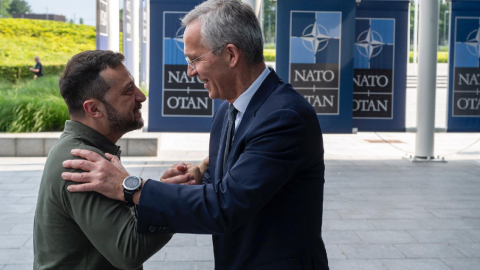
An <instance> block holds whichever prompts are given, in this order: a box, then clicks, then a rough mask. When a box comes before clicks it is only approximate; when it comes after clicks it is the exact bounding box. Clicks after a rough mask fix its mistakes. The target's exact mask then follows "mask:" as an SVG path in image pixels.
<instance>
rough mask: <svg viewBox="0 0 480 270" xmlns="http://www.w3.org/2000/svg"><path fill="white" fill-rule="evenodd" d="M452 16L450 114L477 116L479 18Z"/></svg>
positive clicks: (479, 108)
mask: <svg viewBox="0 0 480 270" xmlns="http://www.w3.org/2000/svg"><path fill="white" fill-rule="evenodd" d="M455 19H456V27H455V53H454V55H455V61H454V65H455V66H454V76H453V78H454V83H453V100H452V106H453V111H452V116H453V117H458V116H460V117H480V18H479V17H456V18H455Z"/></svg>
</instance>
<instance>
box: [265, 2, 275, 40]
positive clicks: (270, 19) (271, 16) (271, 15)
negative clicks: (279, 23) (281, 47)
mask: <svg viewBox="0 0 480 270" xmlns="http://www.w3.org/2000/svg"><path fill="white" fill-rule="evenodd" d="M263 5H264V6H263V36H264V38H265V43H274V42H275V21H276V18H277V15H276V13H277V2H273V1H271V0H264V1H263Z"/></svg>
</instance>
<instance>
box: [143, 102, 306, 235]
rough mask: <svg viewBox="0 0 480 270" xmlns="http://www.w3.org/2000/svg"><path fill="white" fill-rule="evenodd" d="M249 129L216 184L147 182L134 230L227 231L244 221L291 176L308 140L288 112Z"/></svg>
mask: <svg viewBox="0 0 480 270" xmlns="http://www.w3.org/2000/svg"><path fill="white" fill-rule="evenodd" d="M249 130H250V131H249V132H248V133H247V134H246V136H245V140H244V151H243V152H242V153H241V154H240V156H239V157H238V159H237V161H236V162H235V165H234V166H233V167H232V168H231V169H230V171H229V172H228V173H227V174H226V175H225V178H224V179H222V180H220V181H218V182H217V183H212V184H206V185H201V186H185V185H171V184H165V183H160V182H156V181H152V180H149V181H147V182H146V184H145V186H144V188H143V190H142V196H141V197H140V205H139V220H138V230H139V231H140V232H148V230H147V228H148V227H149V226H165V227H169V228H170V231H172V232H179V233H197V234H199V233H200V234H201V233H203V234H228V233H231V232H233V231H235V230H236V229H237V228H238V227H240V226H241V225H242V224H244V223H246V222H247V221H248V220H249V218H250V217H252V216H253V215H254V214H255V213H257V212H258V211H259V210H260V209H261V208H262V207H263V206H264V205H265V204H266V203H267V202H268V201H269V200H270V199H271V198H272V197H273V196H274V195H275V194H276V193H277V192H278V190H279V189H280V188H281V187H282V186H283V185H284V184H285V183H286V182H287V181H289V180H290V179H292V177H293V176H294V175H295V173H296V171H297V170H298V168H299V167H300V165H301V164H302V162H303V161H304V159H305V152H307V150H308V138H309V136H308V130H307V126H306V124H305V122H304V121H303V118H302V117H301V116H300V115H299V114H298V113H296V112H294V111H292V110H277V111H274V112H272V113H270V114H269V115H267V116H265V117H264V118H263V119H261V121H258V122H257V123H256V124H255V125H254V126H252V127H250V129H249Z"/></svg>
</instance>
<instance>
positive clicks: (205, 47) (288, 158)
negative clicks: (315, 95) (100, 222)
mask: <svg viewBox="0 0 480 270" xmlns="http://www.w3.org/2000/svg"><path fill="white" fill-rule="evenodd" d="M182 22H183V24H184V25H186V29H185V33H184V41H185V55H186V56H187V62H188V64H189V67H188V74H189V76H197V77H198V79H200V80H202V81H203V82H204V83H205V88H206V89H207V90H208V91H209V94H210V97H211V98H219V99H222V100H226V102H224V103H223V104H222V105H221V106H220V108H219V109H218V111H217V112H216V114H215V116H214V119H213V125H212V131H211V135H210V149H209V151H210V153H209V156H210V163H209V166H208V169H207V171H206V173H205V176H204V179H203V180H204V183H203V184H201V185H172V184H169V183H162V182H157V181H153V180H147V181H145V180H142V185H141V189H140V190H138V191H136V192H135V193H134V194H133V198H130V195H128V196H127V195H125V194H124V191H123V190H122V180H124V178H125V181H126V180H127V179H129V177H132V176H129V174H128V172H126V171H125V170H124V169H122V167H121V165H120V163H119V161H118V160H117V159H116V158H115V157H112V156H110V157H111V163H109V162H108V161H106V160H105V159H103V160H102V159H101V158H99V157H97V156H96V154H95V153H91V152H87V151H85V150H73V151H72V153H73V154H74V155H78V156H81V157H84V158H86V159H87V160H88V161H85V162H79V161H78V160H73V161H72V160H68V161H66V162H65V163H64V166H67V167H73V168H80V169H82V170H84V171H87V172H84V173H75V174H72V173H65V174H64V175H62V177H63V178H64V179H66V180H73V181H77V182H86V183H85V184H83V185H70V191H74V192H75V191H97V192H100V193H102V194H104V195H106V196H108V197H110V198H113V199H117V200H127V201H129V200H132V201H133V202H134V203H135V204H138V223H137V224H138V230H139V231H140V232H144V233H166V232H170V233H172V232H173V233H196V234H212V235H213V244H214V254H215V268H216V269H219V270H220V269H276V270H282V269H285V270H292V269H328V262H327V255H326V251H325V246H324V243H323V240H322V238H321V228H322V207H323V186H324V169H325V167H324V160H323V142H322V134H321V130H320V126H319V123H318V120H317V116H316V114H315V112H314V110H313V108H312V107H311V106H310V104H309V103H308V102H307V101H306V100H305V98H303V97H302V96H301V95H300V94H298V93H297V92H296V91H295V90H294V89H293V88H292V86H291V85H289V84H284V82H283V81H282V80H281V79H280V78H279V77H278V76H277V74H276V73H275V71H274V70H272V69H268V68H266V66H265V63H264V59H263V41H262V35H261V29H260V24H259V22H258V20H257V18H256V16H255V14H254V12H253V10H252V9H251V8H250V7H249V6H247V5H245V4H243V3H241V2H239V1H237V0H209V1H206V2H204V3H202V4H201V5H199V6H197V7H196V8H195V9H194V10H192V11H191V12H190V13H189V14H187V15H186V17H185V18H184V19H183V21H182ZM99 175H100V176H99ZM125 181H124V183H125Z"/></svg>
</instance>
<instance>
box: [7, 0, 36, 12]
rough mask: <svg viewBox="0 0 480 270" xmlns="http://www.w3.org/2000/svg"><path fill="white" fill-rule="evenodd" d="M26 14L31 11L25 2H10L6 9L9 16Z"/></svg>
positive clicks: (22, 0)
mask: <svg viewBox="0 0 480 270" xmlns="http://www.w3.org/2000/svg"><path fill="white" fill-rule="evenodd" d="M27 12H29V13H30V12H32V9H31V7H30V5H29V4H28V3H27V2H26V1H25V0H12V2H11V3H10V7H9V8H8V13H10V14H14V13H18V14H25V13H27Z"/></svg>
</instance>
